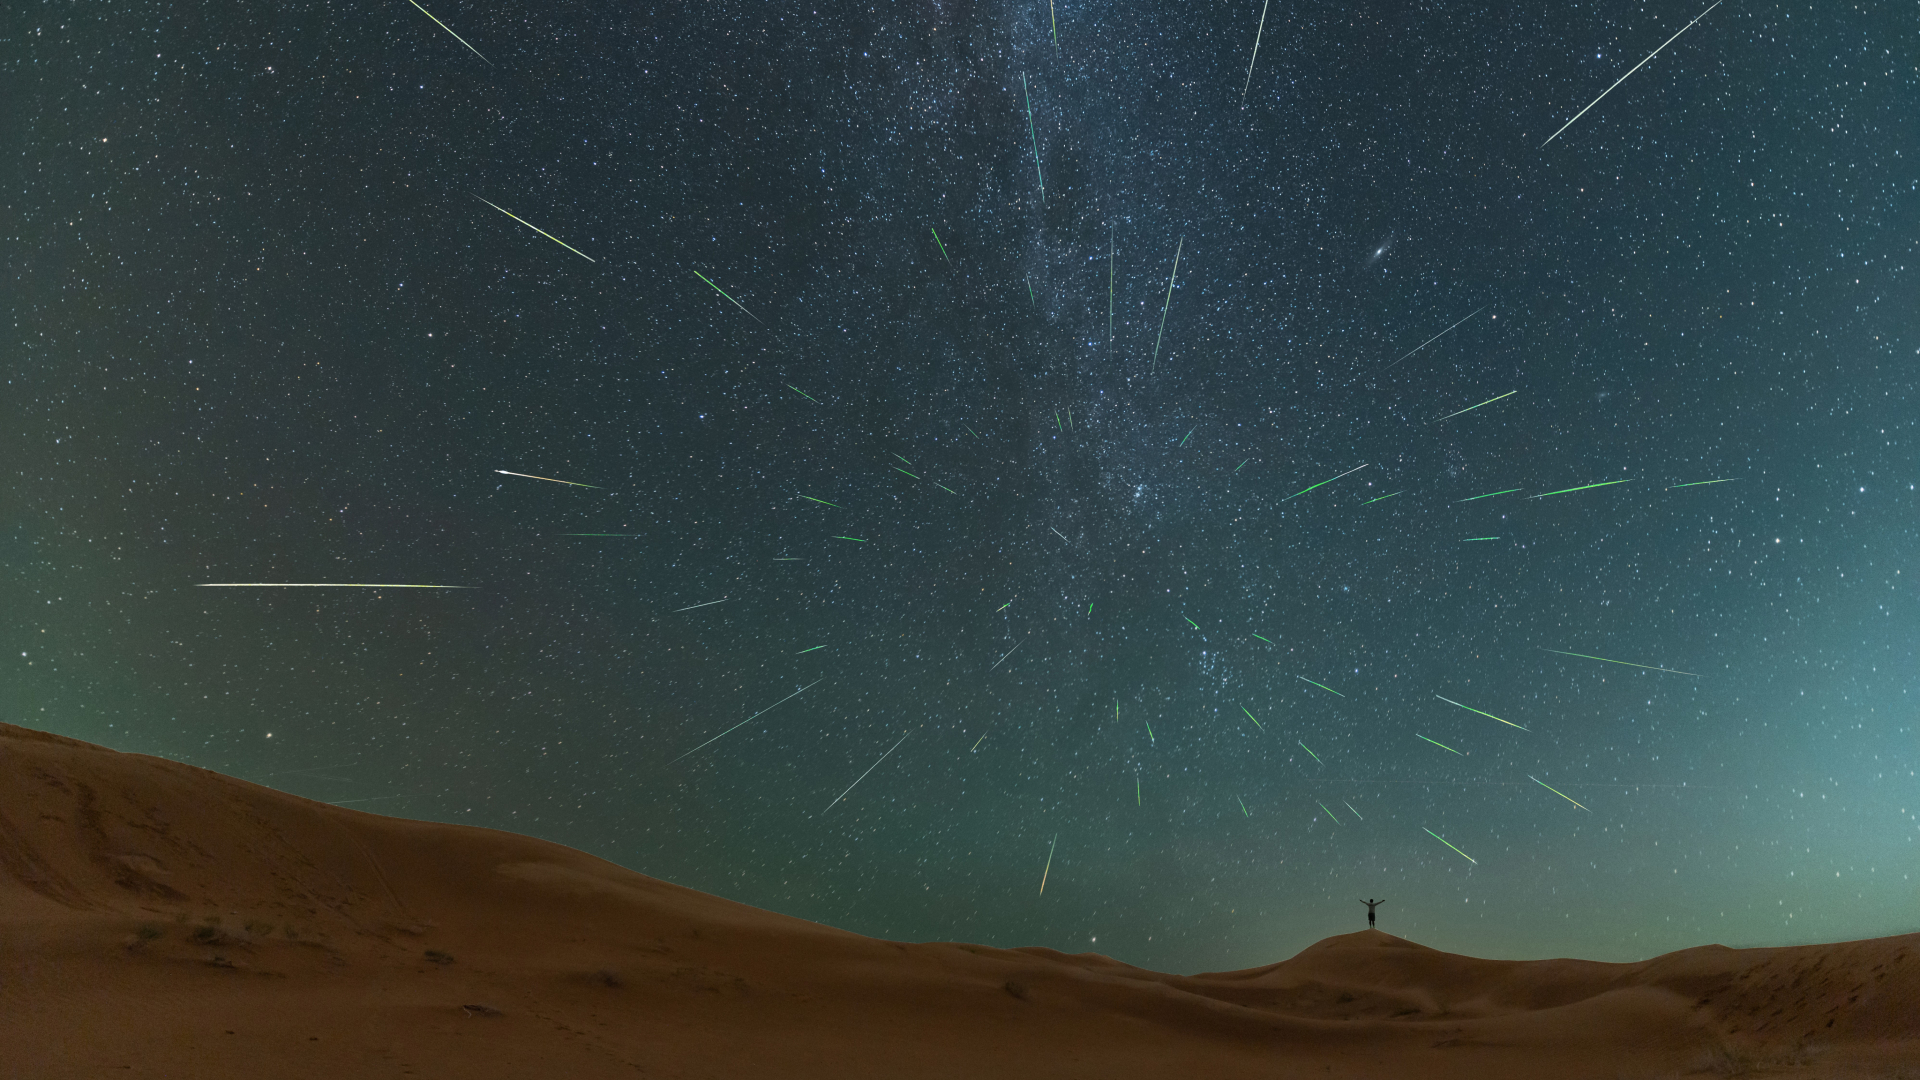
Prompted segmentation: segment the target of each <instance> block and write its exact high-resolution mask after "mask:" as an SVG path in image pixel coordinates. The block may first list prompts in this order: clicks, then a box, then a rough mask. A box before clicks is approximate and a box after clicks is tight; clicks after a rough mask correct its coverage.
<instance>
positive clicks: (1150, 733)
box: [1146, 720, 1156, 743]
mask: <svg viewBox="0 0 1920 1080" xmlns="http://www.w3.org/2000/svg"><path fill="white" fill-rule="evenodd" d="M1146 725H1147V741H1148V742H1149V743H1152V742H1155V741H1156V740H1155V739H1154V737H1153V721H1151V720H1148V721H1146Z"/></svg>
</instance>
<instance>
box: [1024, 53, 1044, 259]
mask: <svg viewBox="0 0 1920 1080" xmlns="http://www.w3.org/2000/svg"><path fill="white" fill-rule="evenodd" d="M1020 96H1021V97H1023V98H1025V99H1026V102H1027V134H1028V135H1029V136H1031V137H1032V138H1033V175H1035V176H1037V177H1039V178H1040V205H1041V206H1045V205H1047V174H1045V173H1043V172H1041V171H1040V135H1039V133H1038V132H1036V131H1035V130H1034V128H1033V95H1032V94H1031V93H1030V92H1028V90H1027V73H1026V72H1024V71H1023V72H1021V73H1020ZM1027 293H1028V294H1029V295H1031V294H1032V293H1033V285H1032V284H1031V283H1029V284H1028V285H1027Z"/></svg>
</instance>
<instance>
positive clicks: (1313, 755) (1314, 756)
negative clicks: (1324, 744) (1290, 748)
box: [1296, 740, 1326, 765]
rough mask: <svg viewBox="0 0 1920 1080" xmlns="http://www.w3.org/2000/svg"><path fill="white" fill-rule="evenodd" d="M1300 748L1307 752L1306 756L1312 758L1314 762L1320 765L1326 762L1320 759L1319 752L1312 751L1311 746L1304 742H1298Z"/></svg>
mask: <svg viewBox="0 0 1920 1080" xmlns="http://www.w3.org/2000/svg"><path fill="white" fill-rule="evenodd" d="M1296 741H1297V740H1296ZM1300 749H1302V750H1305V751H1306V752H1307V756H1308V757H1310V758H1312V759H1313V760H1314V762H1315V763H1316V764H1320V765H1325V764H1326V762H1324V761H1321V760H1320V755H1319V754H1316V753H1314V752H1313V747H1311V746H1308V745H1307V744H1306V743H1300Z"/></svg>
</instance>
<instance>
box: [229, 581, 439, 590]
mask: <svg viewBox="0 0 1920 1080" xmlns="http://www.w3.org/2000/svg"><path fill="white" fill-rule="evenodd" d="M200 587H201V588H203V589H471V588H473V587H474V586H472V585H382V584H364V583H361V582H347V581H203V582H201V583H200Z"/></svg>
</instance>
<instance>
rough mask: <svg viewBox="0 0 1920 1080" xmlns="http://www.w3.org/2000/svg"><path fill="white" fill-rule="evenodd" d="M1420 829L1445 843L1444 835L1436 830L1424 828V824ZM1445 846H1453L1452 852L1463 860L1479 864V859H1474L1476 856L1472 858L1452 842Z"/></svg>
mask: <svg viewBox="0 0 1920 1080" xmlns="http://www.w3.org/2000/svg"><path fill="white" fill-rule="evenodd" d="M1420 831H1421V832H1423V833H1426V834H1427V835H1428V836H1431V837H1433V838H1434V839H1435V840H1438V841H1440V842H1441V843H1443V844H1447V838H1446V837H1444V836H1441V835H1440V834H1439V833H1437V832H1434V831H1433V830H1432V829H1429V828H1426V827H1425V826H1422V827H1421V829H1420ZM1447 846H1448V847H1450V848H1453V853H1454V854H1455V855H1458V856H1460V857H1461V858H1463V859H1465V860H1467V861H1468V862H1470V863H1472V864H1473V865H1475V866H1479V865H1480V860H1479V859H1476V858H1474V857H1473V856H1471V855H1469V854H1467V853H1466V852H1464V851H1461V850H1460V849H1459V848H1457V847H1453V845H1452V844H1447Z"/></svg>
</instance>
